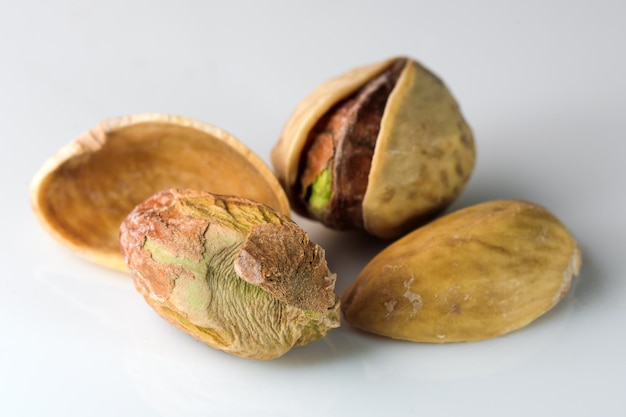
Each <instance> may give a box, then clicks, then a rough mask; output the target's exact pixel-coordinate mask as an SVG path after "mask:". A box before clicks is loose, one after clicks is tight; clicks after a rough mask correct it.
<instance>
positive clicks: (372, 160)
mask: <svg viewBox="0 0 626 417" xmlns="http://www.w3.org/2000/svg"><path fill="white" fill-rule="evenodd" d="M474 163H475V146H474V139H473V135H472V132H471V130H470V128H469V126H468V125H467V123H466V122H465V120H464V118H463V116H462V115H461V112H460V109H459V106H458V104H457V102H456V100H455V99H454V97H453V96H452V94H451V93H450V91H449V90H448V88H447V87H446V86H445V85H444V84H443V82H442V81H441V80H440V79H439V78H437V77H436V76H435V75H434V74H433V73H431V72H430V71H428V70H427V69H426V68H424V67H422V66H421V65H420V64H419V63H417V62H415V61H414V60H411V59H409V58H394V59H389V60H386V61H383V62H380V63H376V64H373V65H369V66H365V67H361V68H357V69H354V70H352V71H350V72H348V73H346V74H344V75H342V76H340V77H338V78H335V79H332V80H330V81H328V82H326V83H324V84H322V85H321V86H319V87H318V88H317V89H315V90H314V91H313V92H312V93H311V94H310V95H309V96H308V97H306V98H305V99H304V100H303V101H302V102H301V103H300V104H299V105H298V106H297V108H296V109H295V111H294V113H293V115H292V117H291V118H290V119H289V120H288V122H287V124H286V125H285V127H284V130H283V133H282V136H281V138H280V140H279V142H278V143H277V144H276V146H275V147H274V149H273V150H272V164H273V165H274V168H275V170H276V173H277V176H278V178H279V180H280V181H281V183H282V184H283V186H284V188H285V190H286V191H287V194H288V196H289V198H290V201H291V203H292V207H293V208H294V210H295V211H296V212H298V213H299V214H302V215H304V216H307V217H310V218H313V219H318V220H320V221H321V222H322V223H323V224H325V225H326V226H329V227H331V228H336V229H347V228H358V229H364V230H366V231H367V232H369V233H370V234H372V235H375V236H378V237H381V238H395V237H398V236H400V235H402V234H405V233H407V232H409V231H412V230H414V229H415V228H416V227H417V226H419V225H421V224H424V223H425V222H427V221H429V220H431V219H432V218H433V217H434V216H435V215H437V214H439V213H440V212H441V211H442V210H444V209H445V208H446V207H447V206H448V205H449V204H450V203H452V202H453V201H454V199H455V198H456V197H457V196H458V195H459V194H460V193H461V191H462V190H463V188H464V186H465V184H466V183H467V181H468V180H469V177H470V175H471V172H472V170H473V168H474Z"/></svg>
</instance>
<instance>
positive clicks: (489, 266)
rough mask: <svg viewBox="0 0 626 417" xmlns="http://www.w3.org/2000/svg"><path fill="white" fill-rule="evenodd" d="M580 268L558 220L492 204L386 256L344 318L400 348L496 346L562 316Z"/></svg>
mask: <svg viewBox="0 0 626 417" xmlns="http://www.w3.org/2000/svg"><path fill="white" fill-rule="evenodd" d="M580 265H581V257H580V252H579V250H578V248H577V245H576V242H575V241H574V238H573V237H572V235H571V234H570V233H569V232H568V230H567V229H566V228H565V226H564V225H563V224H562V223H561V222H560V221H559V220H558V219H557V218H556V217H555V216H554V215H552V214H551V213H549V212H548V211H546V210H545V209H544V208H542V207H540V206H537V205H534V204H531V203H527V202H522V201H510V200H503V201H492V202H487V203H482V204H479V205H476V206H472V207H468V208H465V209H462V210H459V211H456V212H454V213H452V214H449V215H446V216H444V217H441V218H439V219H437V220H435V221H433V222H432V223H429V224H428V225H426V226H424V227H422V228H420V229H418V230H416V231H414V232H412V233H410V234H408V235H406V236H405V237H403V238H402V239H400V240H398V241H396V242H394V243H393V244H391V245H390V246H388V247H387V248H386V249H384V250H383V251H382V252H381V253H379V254H378V255H377V256H376V257H374V258H373V259H372V260H371V261H370V263H369V264H368V265H366V267H365V268H364V269H363V271H362V272H361V274H360V275H359V276H358V278H357V279H356V280H355V281H354V282H353V283H352V285H351V286H350V287H349V288H348V289H347V290H346V291H345V293H344V294H343V297H342V310H343V313H344V318H345V319H346V321H347V322H349V323H350V324H352V325H353V326H355V327H357V328H361V329H363V330H366V331H369V332H372V333H376V334H379V335H383V336H388V337H391V338H395V339H403V340H410V341H417V342H438V343H442V342H457V341H476V340H481V339H488V338H492V337H495V336H498V335H502V334H505V333H508V332H511V331H514V330H516V329H520V328H522V327H524V326H526V325H527V324H529V323H530V322H532V321H533V320H535V319H536V318H538V317H539V316H541V315H543V314H544V313H546V312H547V311H548V310H550V309H551V308H552V307H554V306H555V305H556V304H557V303H558V302H559V300H561V299H562V298H563V296H564V295H565V294H566V293H567V292H568V290H569V288H570V284H571V280H572V277H573V276H574V275H576V274H577V273H578V271H579V268H580Z"/></svg>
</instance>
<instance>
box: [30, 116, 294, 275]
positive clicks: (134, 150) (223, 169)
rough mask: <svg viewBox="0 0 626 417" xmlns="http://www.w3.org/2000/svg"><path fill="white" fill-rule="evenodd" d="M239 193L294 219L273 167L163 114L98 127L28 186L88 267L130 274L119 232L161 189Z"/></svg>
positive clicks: (38, 211)
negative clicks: (89, 263)
mask: <svg viewBox="0 0 626 417" xmlns="http://www.w3.org/2000/svg"><path fill="white" fill-rule="evenodd" d="M172 187H180V188H193V189H198V190H206V191H212V192H215V193H228V194H236V195H240V196H242V197H246V198H250V199H253V200H256V201H259V202H261V203H264V204H267V205H269V206H271V207H273V208H275V209H276V210H279V211H280V212H282V213H284V214H287V215H288V214H289V210H290V208H289V202H288V200H287V197H286V195H285V193H284V191H283V190H282V188H281V186H280V184H279V182H278V180H277V179H276V177H275V176H274V174H273V173H272V172H271V170H270V168H269V167H268V166H267V165H266V164H265V163H264V162H263V161H262V160H261V159H260V158H259V157H258V156H256V155H255V154H254V153H253V152H252V151H251V150H250V149H248V148H247V147H246V146H245V145H243V144H242V143H241V142H239V141H238V140H237V139H236V138H234V137H233V136H231V135H230V134H228V133H226V132H224V131H223V130H221V129H219V128H217V127H215V126H211V125H209V124H206V123H202V122H199V121H195V120H191V119H188V118H184V117H179V116H173V115H165V114H138V115H131V116H125V117H119V118H112V119H109V120H105V121H103V122H101V123H99V124H98V125H97V126H95V127H94V128H92V129H90V130H89V131H87V132H85V133H83V134H82V135H80V136H79V137H78V138H76V139H75V140H73V141H72V142H70V143H69V144H67V145H66V146H64V147H63V148H61V149H60V150H59V151H58V152H57V153H56V154H55V155H54V156H52V157H51V158H50V159H49V160H48V161H46V162H45V164H44V165H43V166H42V167H41V168H40V170H39V171H38V172H37V174H36V175H35V177H34V178H33V180H32V183H31V191H30V197H31V206H32V208H33V211H34V212H35V215H36V217H37V219H38V220H39V222H40V223H41V225H42V226H43V227H44V228H45V230H46V231H48V232H49V233H50V234H51V235H52V236H53V237H54V238H56V240H57V241H59V242H60V243H61V244H63V245H65V246H66V247H69V248H70V249H71V250H73V251H74V252H76V253H78V254H80V255H82V256H84V257H86V258H88V259H89V260H91V261H94V262H96V263H99V264H102V265H105V266H107V267H111V268H114V269H119V270H125V269H126V266H125V264H124V260H123V259H122V255H121V253H120V247H119V227H120V224H121V223H122V221H123V220H124V218H125V217H126V216H127V215H128V213H130V212H131V210H132V209H133V208H134V207H135V206H136V205H137V204H139V203H140V202H142V201H143V200H145V199H146V198H148V197H149V196H150V195H152V194H154V193H155V192H157V191H160V190H164V189H168V188H172Z"/></svg>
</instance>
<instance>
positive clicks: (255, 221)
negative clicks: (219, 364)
mask: <svg viewBox="0 0 626 417" xmlns="http://www.w3.org/2000/svg"><path fill="white" fill-rule="evenodd" d="M120 230H121V232H120V242H121V246H122V250H123V252H124V256H125V260H126V262H127V264H128V267H129V269H130V271H131V275H132V277H133V280H134V283H135V286H136V288H137V290H138V291H139V292H140V293H141V294H143V296H144V297H145V299H146V301H147V302H148V303H149V304H150V305H151V306H152V308H154V309H155V310H156V311H157V313H159V314H160V315H161V316H162V317H163V318H165V319H166V320H167V321H169V322H170V323H171V324H173V325H175V326H176V327H178V328H180V329H182V330H183V331H185V332H187V333H188V334H190V335H192V336H194V337H195V338H197V339H199V340H201V341H202V342H204V343H206V344H208V345H209V346H212V347H214V348H216V349H220V350H223V351H226V352H228V353H231V354H233V355H237V356H242V357H249V358H256V359H272V358H276V357H279V356H281V355H283V354H284V353H286V352H287V351H288V350H290V349H291V348H292V347H294V346H298V345H304V344H306V343H309V342H311V341H313V340H316V339H319V338H321V337H323V336H324V335H325V334H326V333H327V332H328V331H329V330H330V329H332V328H335V327H338V326H339V316H340V312H339V305H340V303H339V298H338V297H337V295H336V294H335V292H334V287H335V275H334V274H332V273H331V272H330V271H329V270H328V267H327V265H326V260H325V256H324V251H323V249H322V248H321V247H319V246H318V245H317V244H315V243H313V242H311V241H310V240H309V238H308V237H307V235H306V233H305V232H304V231H303V230H302V229H300V228H299V227H298V226H297V225H296V224H295V223H294V222H293V221H291V220H290V219H289V218H288V217H286V216H284V215H282V214H280V213H278V212H277V211H275V210H272V209H271V208H269V207H267V206H265V205H262V204H259V203H256V202H253V201H251V200H247V199H244V198H240V197H233V196H220V195H214V194H210V193H206V192H200V191H191V190H168V191H163V192H160V193H157V194H155V195H154V196H152V197H150V198H148V199H147V200H146V201H145V202H143V203H141V204H140V205H138V206H137V207H136V208H135V209H134V210H133V211H132V213H131V214H129V216H128V217H127V218H126V220H125V221H124V222H123V224H122V226H121V229H120Z"/></svg>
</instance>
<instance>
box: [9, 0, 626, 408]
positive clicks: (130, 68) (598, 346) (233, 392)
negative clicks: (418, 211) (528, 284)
mask: <svg viewBox="0 0 626 417" xmlns="http://www.w3.org/2000/svg"><path fill="white" fill-rule="evenodd" d="M625 13H626V6H625V3H622V2H618V1H598V2H593V3H592V2H565V1H552V2H519V3H518V4H517V5H511V4H508V5H507V4H506V3H504V2H487V1H479V2H462V1H447V2H420V1H415V2H413V1H411V2H409V1H406V2H402V1H398V2H393V3H389V2H364V1H360V2H356V1H352V2H348V1H346V2H331V1H318V2H313V3H311V4H310V5H304V3H302V4H299V3H296V2H287V1H284V2H279V1H271V2H253V1H247V2H241V1H240V2H234V1H233V2H223V3H218V2H211V1H207V2H199V1H177V2H173V1H172V2H170V1H159V2H154V1H133V0H130V1H118V0H110V1H106V2H99V3H96V2H75V1H45V2H44V1H39V2H37V1H22V2H12V3H10V2H5V3H3V4H2V5H1V6H0V52H1V53H2V65H0V114H2V121H3V123H2V127H3V129H2V139H1V141H2V142H1V143H2V146H3V150H2V151H1V152H0V174H1V175H0V180H1V181H2V183H1V184H2V191H3V197H2V205H1V207H2V208H1V212H0V213H1V214H2V217H1V218H2V220H3V222H4V223H3V225H2V228H1V230H2V231H3V233H2V236H3V238H2V239H0V253H1V254H2V255H1V261H2V266H3V272H2V274H0V283H1V286H0V415H2V416H5V415H6V416H42V415H46V416H85V415H89V416H111V415H132V416H198V415H228V416H294V415H297V416H320V415H323V416H351V415H360V416H381V415H401V416H412V415H415V416H418V415H420V416H424V415H427V416H429V417H434V416H450V415H460V414H463V415H468V416H478V415H480V416H503V415H506V416H527V415H533V416H555V415H563V416H565V415H567V416H590V415H594V416H622V415H626V400H625V397H624V389H625V388H626V360H624V355H623V353H622V352H623V349H624V345H625V344H626V335H625V333H626V332H625V331H624V330H625V324H624V323H625V319H626V302H625V301H624V300H625V297H624V294H626V273H625V269H624V262H623V259H624V256H625V253H624V248H625V247H626V221H625V220H624V212H626V192H625V190H626V189H625V186H624V179H623V178H624V174H623V159H624V155H626V144H625V143H626V142H625V141H624V132H625V128H624V120H625V119H624V117H625V113H624V111H625V109H626V81H624V80H625V78H624V74H626V58H625V56H624V53H623V40H624V39H626V29H624V25H623V16H624V14H625ZM396 54H406V55H410V56H413V57H415V58H417V59H419V60H420V61H422V63H424V64H425V65H426V66H428V67H429V68H431V69H432V70H433V71H435V72H436V73H437V74H439V75H440V76H441V77H442V78H443V79H444V80H445V81H446V83H447V84H448V86H449V87H450V88H451V89H452V91H453V93H454V94H455V96H456V97H457V99H458V101H459V102H460V104H461V107H462V110H463V112H464V114H465V116H466V118H467V120H468V121H469V123H470V125H471V126H472V128H473V130H474V133H475V135H476V141H477V147H478V163H477V167H476V170H475V172H474V175H473V177H472V179H471V181H470V183H469V185H468V187H467V188H466V190H465V192H464V193H463V195H462V196H461V198H460V199H459V200H458V201H457V202H456V203H455V205H454V207H453V208H460V207H464V206H467V205H470V204H474V203H478V202H481V201H485V200H489V199H494V198H524V199H528V200H531V201H534V202H537V203H540V204H543V205H545V206H546V207H548V208H549V209H550V210H551V211H552V212H554V213H555V214H556V215H557V216H559V217H560V218H561V219H562V220H563V222H564V223H565V224H566V225H568V227H569V228H570V229H571V230H572V232H573V233H574V234H575V235H576V237H577V238H578V240H579V242H580V245H581V247H582V250H583V267H582V271H581V274H580V276H579V277H578V278H577V279H576V281H575V286H574V288H573V290H572V291H571V292H570V293H569V294H568V296H567V297H566V298H565V299H564V300H563V301H562V302H561V303H560V304H559V305H558V306H557V307H556V308H555V309H554V310H552V311H551V312H549V313H548V314H547V315H545V316H544V317H542V318H540V319H539V320H537V321H536V322H534V323H533V324H531V325H530V326H528V327H527V328H525V329H522V330H520V331H518V332H515V333H513V334H510V335H507V336H503V337H500V338H497V339H493V340H489V341H484V342H479V343H471V344H450V345H427V344H414V343H405V342H397V341H391V340H387V339H383V338H379V337H374V336H370V335H366V334H364V333H360V332H357V331H355V330H353V329H351V328H350V327H349V325H347V324H345V323H344V325H343V327H341V328H340V329H336V330H333V331H332V332H331V333H330V334H329V335H328V336H327V337H326V338H325V339H323V340H320V341H318V342H315V343H313V344H310V345H308V346H305V347H301V348H297V349H294V350H292V351H291V352H289V353H288V354H287V355H285V356H284V357H282V358H280V359H277V360H274V361H265V362H264V361H254V360H245V359H240V358H236V357H233V356H229V355H227V354H225V353H222V352H219V351H215V350H212V349H210V348H208V347H206V346H204V345H202V344H200V343H199V342H196V341H195V340H193V339H192V338H191V337H188V336H187V335H185V334H183V333H181V332H179V331H178V330H176V329H174V328H172V327H170V326H169V325H168V324H167V323H165V322H164V321H163V320H161V319H160V318H159V317H158V316H157V315H156V313H154V312H153V311H152V310H151V309H150V308H149V307H148V306H147V304H146V303H145V302H144V301H143V299H142V298H141V297H140V296H139V295H138V294H137V293H136V292H135V290H134V288H133V286H132V283H131V282H130V279H129V278H128V277H127V276H125V275H124V274H120V273H115V272H112V271H108V270H105V269H103V268H101V267H98V266H95V265H92V264H89V263H88V262H86V261H83V260H82V259H80V258H77V257H76V256H74V255H73V254H72V253H69V252H68V251H66V250H65V249H64V248H61V247H59V246H58V245H57V244H56V243H55V242H53V241H52V240H51V239H50V237H48V236H47V235H46V234H45V233H44V232H43V230H42V229H41V228H40V227H39V225H38V224H36V222H35V220H34V216H33V215H32V213H31V212H30V208H29V205H28V184H29V182H30V179H31V178H32V176H33V175H34V173H35V171H36V170H37V169H38V168H39V166H40V165H41V164H42V163H43V162H44V161H45V159H46V158H47V157H49V156H50V155H52V154H53V153H54V152H55V151H56V150H57V149H58V148H60V147H61V146H62V145H64V144H65V143H67V142H68V141H70V140H71V139H73V138H74V137H75V136H77V135H78V134H79V133H81V132H82V131H84V130H86V129H88V128H90V127H91V126H93V125H94V124H96V123H97V122H99V121H100V120H102V119H105V118H108V117H113V116H117V115H122V114H131V113H139V112H166V113H175V114H180V115H183V116H187V117H192V118H196V119H198V120H202V121H205V122H208V123H211V124H215V125H217V126H219V127H221V128H223V129H225V130H227V131H229V132H231V133H232V134H234V135H235V136H236V137H238V138H239V139H240V140H241V141H242V142H244V143H245V144H246V145H248V146H249V147H250V148H251V149H252V150H253V151H254V152H256V153H257V154H258V155H260V156H261V157H262V158H263V159H264V160H266V161H268V162H269V152H270V150H271V148H272V146H273V145H274V143H275V142H276V140H277V138H278V136H279V135H280V130H281V129H282V126H283V124H284V122H285V121H286V119H287V118H288V117H289V115H290V113H291V111H292V110H293V107H294V106H295V105H296V104H297V102H298V101H299V100H300V99H302V98H303V97H304V96H305V95H306V94H307V93H308V92H309V91H310V90H311V89H312V88H314V87H315V86H316V85H318V84H319V83H321V82H323V81H325V80H326V79H328V78H329V77H332V76H335V75H338V74H340V73H342V72H344V71H347V70H348V69H350V68H352V67H354V66H358V65H361V64H365V63H369V62H373V61H377V60H379V59H384V58H386V57H389V56H392V55H396ZM296 220H297V221H298V222H299V223H300V224H301V225H302V226H303V227H304V228H305V229H306V230H308V231H309V232H310V234H311V237H312V239H313V240H315V241H317V242H318V243H320V244H321V245H322V246H323V247H324V248H325V249H326V251H327V257H328V260H329V264H330V267H331V269H333V270H334V271H335V272H337V274H338V277H339V278H338V287H337V289H338V292H342V291H343V289H345V288H346V286H347V285H348V284H349V283H350V281H351V280H352V279H354V278H355V277H356V275H357V274H358V272H359V271H360V269H361V268H362V267H363V266H364V265H365V263H366V262H367V261H368V260H369V259H370V258H371V257H372V256H373V255H374V254H375V253H377V252H378V251H379V250H380V249H382V248H383V247H384V245H383V244H381V243H380V242H376V241H374V240H369V239H363V238H362V236H361V235H359V234H357V233H351V232H348V233H337V232H332V231H329V230H326V229H324V228H323V227H321V226H319V225H317V224H314V223H312V222H310V221H306V220H303V219H300V218H296Z"/></svg>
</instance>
